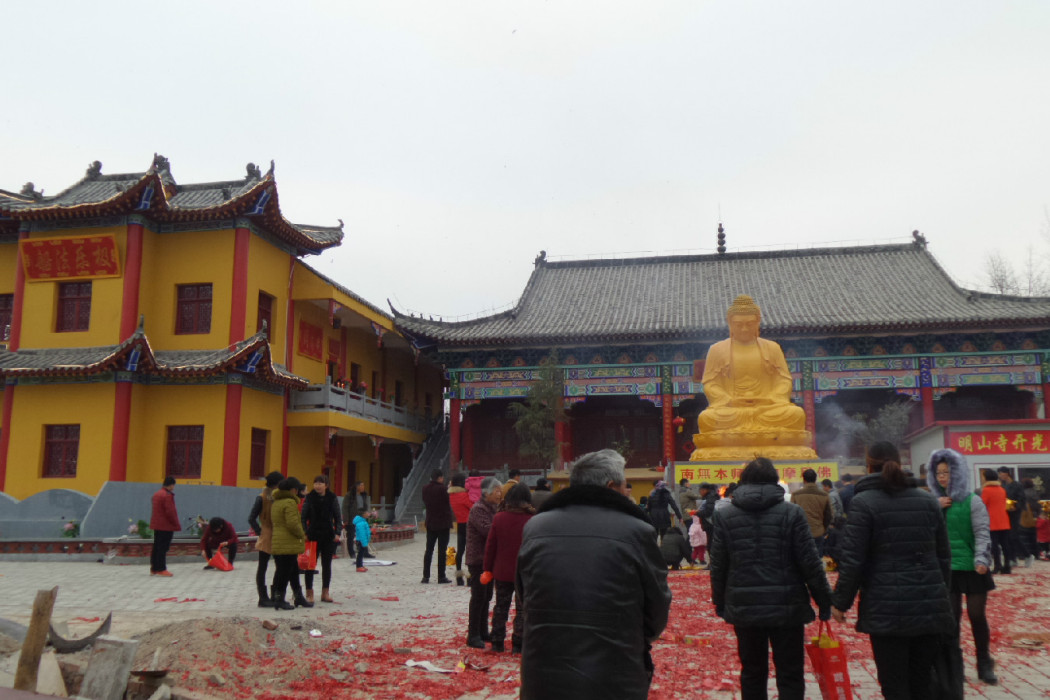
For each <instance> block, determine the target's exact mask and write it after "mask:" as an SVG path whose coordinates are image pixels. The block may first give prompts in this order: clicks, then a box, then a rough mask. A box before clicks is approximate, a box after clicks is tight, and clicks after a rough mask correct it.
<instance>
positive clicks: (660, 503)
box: [645, 481, 682, 537]
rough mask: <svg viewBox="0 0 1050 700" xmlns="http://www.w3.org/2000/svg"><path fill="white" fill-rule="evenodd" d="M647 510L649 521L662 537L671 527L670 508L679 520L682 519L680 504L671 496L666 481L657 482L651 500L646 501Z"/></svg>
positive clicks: (650, 496)
mask: <svg viewBox="0 0 1050 700" xmlns="http://www.w3.org/2000/svg"><path fill="white" fill-rule="evenodd" d="M645 508H646V511H648V513H649V520H650V521H651V522H652V524H653V527H655V528H656V533H657V534H658V535H659V536H660V537H663V536H664V533H665V532H667V529H668V528H669V527H671V514H670V513H669V512H668V510H667V509H668V508H670V509H671V510H673V511H674V514H675V515H677V516H678V519H679V520H681V519H682V511H680V510H678V504H677V503H675V500H674V496H672V495H671V491H670V490H669V489H668V488H667V482H665V481H657V482H656V484H655V485H654V487H653V492H652V493H650V494H649V500H648V501H646V504H645Z"/></svg>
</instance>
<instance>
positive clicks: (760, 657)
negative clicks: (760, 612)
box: [735, 625, 806, 700]
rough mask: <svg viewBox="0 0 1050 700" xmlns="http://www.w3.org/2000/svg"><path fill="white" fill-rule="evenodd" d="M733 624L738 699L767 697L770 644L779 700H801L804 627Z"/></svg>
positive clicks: (803, 689) (802, 690)
mask: <svg viewBox="0 0 1050 700" xmlns="http://www.w3.org/2000/svg"><path fill="white" fill-rule="evenodd" d="M735 627H736V648H737V653H738V654H739V655H740V697H741V700H765V698H766V697H767V695H766V687H767V685H768V684H769V649H770V647H772V649H773V665H774V666H775V667H776V674H777V692H778V694H779V697H780V700H803V698H804V697H805V696H806V674H805V666H804V665H803V664H804V661H803V657H804V653H803V647H802V644H803V640H802V635H803V630H804V626H803V625H789V626H787V627H744V626H741V625H736V626H735Z"/></svg>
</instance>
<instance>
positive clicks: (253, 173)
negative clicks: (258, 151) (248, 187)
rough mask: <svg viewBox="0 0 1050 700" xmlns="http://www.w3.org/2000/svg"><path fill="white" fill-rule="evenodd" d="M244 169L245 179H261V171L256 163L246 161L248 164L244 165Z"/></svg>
mask: <svg viewBox="0 0 1050 700" xmlns="http://www.w3.org/2000/svg"><path fill="white" fill-rule="evenodd" d="M244 169H245V171H246V174H245V176H244V179H245V180H261V179H262V171H261V170H259V166H258V165H256V164H255V163H248V165H246V166H245V168H244Z"/></svg>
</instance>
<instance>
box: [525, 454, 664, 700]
mask: <svg viewBox="0 0 1050 700" xmlns="http://www.w3.org/2000/svg"><path fill="white" fill-rule="evenodd" d="M623 468H624V460H623V457H621V456H620V455H619V454H618V453H616V452H615V451H613V450H602V451H600V452H592V453H590V454H586V455H584V456H582V457H580V459H578V460H577V461H576V463H575V464H573V467H572V473H571V474H570V475H569V488H566V489H562V490H561V491H559V492H557V493H555V494H554V495H553V496H551V498H550V500H548V501H547V503H546V504H545V505H544V506H543V508H541V509H540V512H539V514H537V515H536V516H534V517H533V518H532V520H530V521H529V523H528V524H527V525H526V526H525V530H524V533H523V536H522V543H521V549H520V551H519V554H518V571H517V590H518V595H519V596H521V599H522V601H524V604H523V606H522V607H524V608H525V609H526V610H527V611H528V615H527V616H526V620H525V630H524V649H523V653H522V660H521V698H522V699H523V700H540V699H542V700H559V699H561V698H564V699H566V700H578V699H579V698H618V699H620V700H644V698H646V697H648V694H649V684H650V682H651V680H652V671H653V665H652V658H651V657H650V655H649V649H650V642H652V641H653V640H654V639H656V638H657V637H659V636H660V633H661V632H662V631H663V629H664V627H665V626H666V625H667V614H668V611H669V610H670V607H671V591H670V589H668V587H667V567H666V565H665V564H664V562H663V558H662V557H661V556H660V550H659V548H658V547H657V546H656V532H655V530H654V529H653V526H652V525H650V524H649V523H648V522H646V521H645V519H644V515H643V513H642V511H641V509H639V508H638V506H636V505H635V504H634V503H632V502H631V501H630V500H628V499H627V497H626V495H625V491H626V486H625V479H624V473H623Z"/></svg>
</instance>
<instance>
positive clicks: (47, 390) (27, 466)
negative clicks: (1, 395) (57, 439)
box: [4, 383, 114, 499]
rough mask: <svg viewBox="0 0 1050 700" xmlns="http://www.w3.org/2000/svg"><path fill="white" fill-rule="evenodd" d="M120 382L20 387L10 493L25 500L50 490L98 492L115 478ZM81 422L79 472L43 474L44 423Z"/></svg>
mask: <svg viewBox="0 0 1050 700" xmlns="http://www.w3.org/2000/svg"><path fill="white" fill-rule="evenodd" d="M113 393H114V385H113V384H108V383H106V384H103V383H98V384H95V383H78V384H41V385H34V386H19V387H17V388H16V389H15V395H14V401H13V404H14V405H13V406H12V412H11V442H10V446H9V447H8V458H7V468H8V473H7V480H6V484H5V485H4V492H5V493H7V494H10V495H11V496H14V497H15V498H18V499H22V498H26V497H28V496H31V495H33V494H34V493H37V492H39V491H44V490H47V489H55V488H62V489H73V490H75V491H83V492H84V493H87V494H95V493H97V492H98V490H99V488H100V487H101V486H102V484H103V482H105V481H106V479H108V478H109V455H110V450H109V447H110V441H111V440H112V438H113V399H114V395H113ZM63 424H79V425H80V445H79V449H78V452H77V474H76V476H73V477H48V478H45V477H44V476H43V471H44V426H47V425H63Z"/></svg>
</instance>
